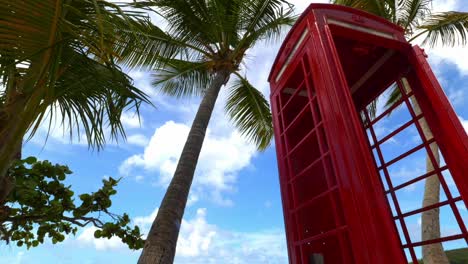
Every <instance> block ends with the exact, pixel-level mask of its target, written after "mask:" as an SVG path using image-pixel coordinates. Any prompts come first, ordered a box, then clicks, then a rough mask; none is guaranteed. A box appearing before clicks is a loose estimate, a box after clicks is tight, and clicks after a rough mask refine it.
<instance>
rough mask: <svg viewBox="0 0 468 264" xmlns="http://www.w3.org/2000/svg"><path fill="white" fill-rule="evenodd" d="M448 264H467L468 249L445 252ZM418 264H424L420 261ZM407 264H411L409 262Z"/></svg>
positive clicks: (411, 263)
mask: <svg viewBox="0 0 468 264" xmlns="http://www.w3.org/2000/svg"><path fill="white" fill-rule="evenodd" d="M445 254H446V255H447V257H448V259H449V262H450V264H467V263H468V248H459V249H452V250H447V251H445ZM418 262H419V264H424V262H423V261H422V260H418ZM409 264H413V262H410V263H409Z"/></svg>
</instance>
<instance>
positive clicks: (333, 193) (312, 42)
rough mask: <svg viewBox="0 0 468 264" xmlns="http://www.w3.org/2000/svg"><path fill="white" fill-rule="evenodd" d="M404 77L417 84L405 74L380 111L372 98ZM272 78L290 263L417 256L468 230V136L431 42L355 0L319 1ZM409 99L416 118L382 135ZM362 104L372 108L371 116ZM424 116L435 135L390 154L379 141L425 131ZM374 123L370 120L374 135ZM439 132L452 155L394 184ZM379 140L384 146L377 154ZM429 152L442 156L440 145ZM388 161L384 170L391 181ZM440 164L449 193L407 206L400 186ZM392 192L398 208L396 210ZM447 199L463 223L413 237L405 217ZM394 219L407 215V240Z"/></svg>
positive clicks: (299, 27) (402, 259) (304, 17)
mask: <svg viewBox="0 0 468 264" xmlns="http://www.w3.org/2000/svg"><path fill="white" fill-rule="evenodd" d="M350 49H351V50H350ZM353 52H354V53H353ZM366 52H369V54H371V55H372V56H374V57H375V58H373V57H372V56H371V55H369V56H367V57H366V56H364V57H362V58H368V59H363V60H360V61H359V62H354V61H355V60H349V59H348V60H347V59H343V56H348V55H347V54H348V53H353V54H354V55H352V56H355V55H356V54H357V55H360V53H363V54H366ZM357 55H356V56H357ZM350 56H351V55H350ZM351 58H352V57H351ZM395 69H399V70H395ZM382 72H385V74H384V75H382ZM402 77H406V78H407V79H408V82H409V83H410V84H411V87H412V91H410V93H405V92H404V90H403V89H402V85H401V83H399V85H398V87H400V89H401V91H402V92H403V93H402V94H403V96H402V98H401V99H400V100H399V101H398V102H397V103H396V104H395V105H394V106H393V107H391V108H390V109H388V110H387V111H386V112H384V113H382V114H381V115H380V116H379V117H376V118H374V119H372V120H371V118H370V116H369V114H368V113H367V111H366V106H367V105H368V104H369V103H370V102H371V101H373V100H374V99H375V98H376V97H378V96H379V95H380V94H381V93H382V92H383V91H384V90H385V89H386V88H387V87H389V85H390V84H391V83H392V82H394V81H395V80H400V79H401V78H402ZM269 81H270V85H271V102H272V111H273V122H274V128H275V141H276V149H277V156H278V166H279V174H280V186H281V195H282V201H283V211H284V219H285V225H286V235H287V241H288V252H289V259H290V263H311V261H312V260H311V258H314V257H315V258H323V257H324V258H325V263H327V264H333V263H359V264H360V263H382V264H385V263H389V264H390V263H407V261H406V258H405V256H404V252H403V248H408V250H409V251H410V255H411V258H412V259H413V261H415V262H417V257H416V253H415V251H414V247H417V246H420V245H423V244H427V243H433V242H434V243H435V242H441V241H448V240H452V239H458V238H464V239H468V235H467V231H466V227H465V224H464V223H463V220H462V219H461V217H460V214H459V212H458V209H457V208H456V205H455V202H457V201H461V200H463V201H466V199H464V198H466V197H468V196H467V195H468V179H467V178H466V177H463V173H464V172H466V171H468V163H466V162H464V161H466V160H468V140H467V136H466V133H465V132H464V130H463V128H462V126H461V124H460V122H459V121H458V119H457V116H456V114H455V113H454V112H453V109H452V108H451V106H450V104H449V102H448V100H447V98H446V97H445V95H444V94H443V91H442V89H441V88H440V86H439V84H438V82H437V80H436V79H435V77H434V75H433V73H432V71H431V70H430V67H429V66H428V64H427V61H426V60H425V57H424V53H423V51H422V50H421V49H419V48H418V47H415V48H412V47H411V46H410V45H409V44H408V43H407V42H406V40H405V38H404V34H403V30H402V29H401V28H399V27H398V26H395V25H394V24H391V23H389V22H388V21H386V20H384V19H382V18H379V17H376V16H373V15H370V14H367V13H365V12H362V11H358V10H355V9H351V8H347V7H343V6H335V5H325V4H312V5H310V7H309V8H308V9H307V10H306V11H305V12H304V13H303V15H302V16H301V17H300V19H299V20H298V22H297V23H296V25H295V26H294V27H293V29H292V30H291V31H290V33H289V34H288V36H287V38H286V40H285V41H284V43H283V46H282V47H281V49H280V52H279V54H278V56H277V58H276V60H275V63H274V66H273V69H272V71H271V73H270V77H269ZM411 96H414V97H415V98H416V99H417V100H418V102H420V107H421V111H422V114H418V115H416V114H415V113H414V111H413V109H412V107H411V103H410V102H409V98H410V97H411ZM402 104H405V105H407V106H408V109H409V111H410V113H411V118H412V119H411V120H410V121H408V122H406V123H405V124H403V125H402V126H401V127H399V128H397V129H396V130H394V131H393V132H391V133H389V134H388V135H387V136H385V137H384V138H382V139H379V140H378V139H377V137H376V135H375V132H374V131H373V126H374V125H375V124H376V123H378V122H379V121H380V120H381V119H382V118H383V117H384V116H385V115H387V114H388V113H389V112H390V111H392V110H394V109H395V108H396V107H398V105H402ZM359 112H363V113H364V116H365V118H364V120H361V117H360V115H359ZM423 117H424V118H425V120H427V123H428V125H429V127H430V128H431V129H432V130H433V134H434V138H433V139H429V140H424V141H423V143H422V144H421V145H419V146H416V147H414V148H413V149H411V150H409V151H406V152H405V153H403V154H401V155H399V156H398V157H396V158H394V159H393V160H390V161H385V160H384V157H383V154H382V152H381V151H380V145H382V144H383V143H385V142H386V141H387V140H389V139H390V138H392V137H394V136H395V135H397V134H398V133H400V132H401V131H403V130H404V129H405V128H407V127H409V126H410V125H413V124H414V125H415V126H416V127H417V129H418V131H419V133H420V134H421V133H422V132H421V127H420V124H419V120H421V119H422V118H423ZM363 121H364V123H363ZM365 129H369V130H370V133H371V136H372V142H369V141H368V138H367V136H366V134H365V132H364V131H365ZM421 135H422V134H421ZM435 142H437V144H438V145H439V147H440V150H441V152H442V154H443V155H444V157H445V161H446V163H447V165H446V166H442V167H440V168H439V166H437V164H436V166H434V167H435V170H434V172H433V173H431V174H425V175H420V176H418V177H416V178H415V179H412V180H410V181H408V182H406V183H403V184H399V185H397V186H393V184H392V182H391V179H390V176H389V175H388V174H389V173H388V170H387V167H388V166H390V165H391V164H392V163H395V162H397V161H399V160H402V159H404V158H406V157H407V156H409V155H410V154H412V153H414V152H416V151H418V150H421V149H426V150H427V151H428V150H430V147H429V146H430V144H431V143H435ZM372 149H375V150H376V152H377V154H378V155H377V157H376V160H374V157H373V154H372ZM428 153H429V155H430V158H431V160H432V162H433V163H434V164H435V159H434V156H433V155H432V152H431V151H429V152H428ZM377 161H379V164H381V165H380V166H377V165H376V164H377V163H376V162H377ZM379 170H382V171H383V172H384V174H385V179H384V180H385V181H386V183H387V186H389V189H388V190H385V188H384V185H383V182H382V179H381V178H380V176H379V173H378V171H379ZM445 170H450V172H451V173H452V176H453V179H454V181H455V183H456V185H457V186H458V187H459V189H460V194H461V196H460V197H453V196H452V195H451V193H450V191H449V188H448V186H447V183H446V182H445V180H444V177H443V176H442V172H443V171H445ZM434 173H435V174H437V175H438V177H439V178H440V180H441V185H442V188H443V190H444V192H445V193H446V196H447V201H442V202H440V203H438V204H435V205H432V206H429V207H426V208H420V209H417V210H413V211H411V212H402V211H401V209H400V207H399V202H398V198H397V197H396V194H395V192H396V191H397V190H399V189H401V188H404V187H405V186H408V185H410V184H413V183H415V182H417V181H421V180H424V179H425V178H427V177H429V176H430V175H433V174H434ZM387 194H388V195H390V197H391V200H392V202H393V204H394V205H395V209H396V211H397V215H396V216H392V212H391V210H390V206H389V204H388V202H387V199H386V195H387ZM444 205H449V206H450V207H451V208H452V210H453V212H454V214H455V217H456V220H457V222H458V224H459V226H460V228H461V231H462V233H461V234H458V235H454V236H450V237H445V238H441V239H437V240H432V241H426V242H416V243H414V242H411V239H410V235H409V233H408V230H407V228H406V225H405V221H404V219H405V217H407V216H409V215H414V214H417V213H420V212H422V211H424V210H430V209H433V208H436V207H441V206H444ZM394 220H395V221H399V222H400V224H401V226H402V229H403V230H402V232H403V237H404V240H405V241H401V240H400V237H399V235H398V231H397V228H396V226H395V223H394ZM351 242H352V243H351ZM317 261H318V260H317ZM312 263H313V262H312Z"/></svg>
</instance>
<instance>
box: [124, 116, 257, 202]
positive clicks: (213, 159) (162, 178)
mask: <svg viewBox="0 0 468 264" xmlns="http://www.w3.org/2000/svg"><path fill="white" fill-rule="evenodd" d="M189 130H190V128H189V127H188V126H187V125H185V124H180V123H175V122H174V121H168V122H166V123H165V124H164V125H162V126H161V127H159V128H157V129H156V131H155V132H154V135H153V136H152V137H151V139H150V141H149V144H148V146H147V147H146V148H145V150H144V153H142V154H136V155H133V156H131V157H129V158H128V159H126V160H125V161H124V162H123V163H122V165H121V166H120V172H121V173H122V174H124V175H127V174H129V173H130V171H131V170H132V169H133V168H135V167H141V168H143V169H145V170H147V171H159V178H158V183H159V184H160V185H163V186H165V185H167V184H168V183H169V182H170V180H171V178H172V175H173V173H174V171H175V168H176V166H177V161H178V158H179V156H180V153H181V152H182V148H183V146H184V143H185V140H186V138H187V135H188V132H189ZM254 154H255V147H254V146H253V145H251V144H249V143H247V142H246V141H245V140H244V139H243V138H242V137H241V136H240V135H239V133H238V132H236V131H231V132H230V133H228V134H227V135H225V136H215V135H214V134H212V133H211V130H210V129H208V131H207V134H206V137H205V142H204V144H203V148H202V151H201V153H200V158H199V161H198V165H197V170H196V175H195V179H194V188H193V190H192V192H195V193H194V194H195V195H197V200H198V197H199V196H200V195H203V193H204V192H203V190H208V193H209V196H210V198H211V199H212V200H213V201H215V202H217V203H218V204H222V205H232V201H230V200H228V199H225V198H224V197H223V195H222V194H223V193H224V192H232V191H234V190H235V187H234V184H235V182H236V180H237V172H239V171H240V170H242V169H244V168H246V167H247V166H248V165H249V164H250V161H251V159H252V157H253V156H254ZM197 190H200V193H198V194H197V193H196V192H197Z"/></svg>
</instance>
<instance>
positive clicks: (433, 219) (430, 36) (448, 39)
mask: <svg viewBox="0 0 468 264" xmlns="http://www.w3.org/2000/svg"><path fill="white" fill-rule="evenodd" d="M332 2H333V3H334V4H339V5H345V6H349V7H353V8H357V9H361V10H364V11H367V12H369V13H373V14H375V15H378V16H381V17H383V18H385V19H387V20H389V21H391V22H393V23H395V24H397V25H399V26H401V27H402V28H403V29H404V30H405V34H406V36H407V38H408V40H409V41H410V42H411V41H414V40H415V39H416V38H418V37H425V39H424V41H423V44H429V45H431V46H434V45H436V44H439V43H441V44H443V45H449V46H453V45H455V44H462V45H465V44H466V43H467V40H468V38H467V33H468V13H465V12H455V11H450V12H443V13H432V11H431V5H432V2H433V1H432V0H398V1H397V0H334V1H332ZM403 83H405V82H403ZM399 91H400V90H399V89H394V90H393V91H392V93H391V95H390V97H389V99H388V100H387V102H386V105H387V106H391V105H393V104H394V103H395V102H396V101H398V100H399V99H400V96H401V95H400V92H399ZM412 100H413V102H412V103H413V105H414V108H415V109H414V110H415V112H421V110H420V109H419V105H418V103H417V102H416V101H415V99H414V98H412ZM421 127H422V130H423V133H424V135H425V137H426V138H431V137H432V132H431V130H430V129H429V126H428V125H427V123H426V121H425V120H422V121H421ZM431 151H432V152H433V154H434V156H435V160H436V162H437V163H440V157H439V150H438V147H437V145H435V144H431ZM433 170H434V167H433V164H432V162H431V161H430V159H429V157H426V171H427V172H431V171H433ZM439 200H440V181H439V178H438V177H437V175H433V176H430V177H429V178H427V179H426V182H425V186H424V197H423V203H422V207H426V206H429V205H433V204H436V203H438V202H439ZM439 217H440V216H439V208H435V209H432V210H428V211H424V212H423V213H422V216H421V235H422V241H426V240H430V239H436V238H440V221H439ZM422 253H423V261H424V263H430V264H449V261H448V259H447V256H446V254H445V252H444V249H443V247H442V244H441V243H435V244H431V245H424V246H423V247H422Z"/></svg>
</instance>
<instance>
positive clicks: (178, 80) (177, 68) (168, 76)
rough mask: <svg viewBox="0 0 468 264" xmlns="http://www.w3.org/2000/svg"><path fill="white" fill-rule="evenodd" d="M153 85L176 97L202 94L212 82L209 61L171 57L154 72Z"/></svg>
mask: <svg viewBox="0 0 468 264" xmlns="http://www.w3.org/2000/svg"><path fill="white" fill-rule="evenodd" d="M153 78H154V80H153V83H152V84H153V86H155V87H157V88H158V89H159V90H160V91H162V92H163V93H165V94H167V95H171V96H175V97H185V96H200V95H202V94H203V92H204V90H205V89H206V87H208V85H209V84H210V83H211V81H212V79H213V75H212V74H211V73H210V71H209V63H206V62H190V61H186V60H179V59H171V60H168V62H167V63H166V66H165V67H164V68H162V69H160V70H158V71H156V72H155V73H153Z"/></svg>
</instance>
